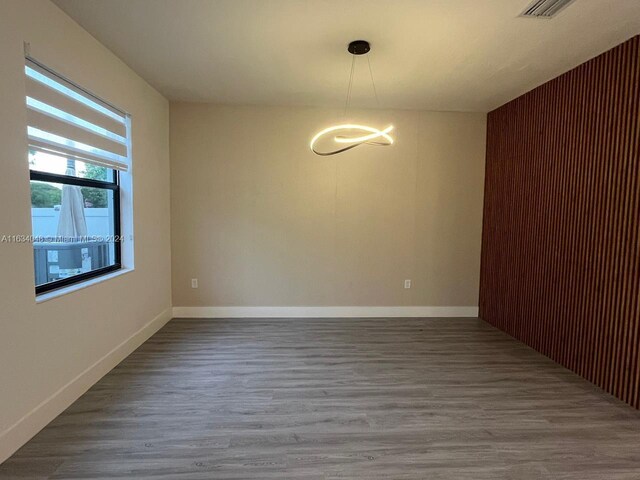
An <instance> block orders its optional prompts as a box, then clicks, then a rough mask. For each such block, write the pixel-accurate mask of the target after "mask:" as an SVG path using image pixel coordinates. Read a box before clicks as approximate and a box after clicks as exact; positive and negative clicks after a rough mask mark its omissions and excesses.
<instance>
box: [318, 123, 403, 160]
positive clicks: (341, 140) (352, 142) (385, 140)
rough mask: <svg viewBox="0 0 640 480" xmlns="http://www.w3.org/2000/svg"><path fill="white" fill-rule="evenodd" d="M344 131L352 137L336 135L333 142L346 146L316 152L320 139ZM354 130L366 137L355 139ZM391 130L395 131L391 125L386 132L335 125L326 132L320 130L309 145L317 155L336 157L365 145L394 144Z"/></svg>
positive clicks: (355, 126) (354, 126)
mask: <svg viewBox="0 0 640 480" xmlns="http://www.w3.org/2000/svg"><path fill="white" fill-rule="evenodd" d="M342 130H344V131H345V133H346V132H347V131H348V132H349V133H351V136H349V135H336V136H334V137H333V141H334V142H336V143H338V144H341V145H346V146H344V147H341V148H337V149H336V150H331V151H319V150H316V148H315V146H316V143H317V142H318V140H320V138H322V137H324V136H325V135H327V134H328V133H335V132H340V131H342ZM354 130H356V131H359V133H361V132H364V133H365V135H358V136H355V137H354V136H353V131H354ZM391 130H393V125H389V126H388V127H387V128H385V129H384V130H378V129H377V128H373V127H368V126H366V125H354V124H349V123H347V124H343V125H334V126H332V127H327V128H325V129H324V130H320V131H319V132H318V133H316V134H315V136H314V137H313V138H312V139H311V142H310V143H309V147H310V148H311V150H312V151H313V153H315V154H316V155H323V156H327V155H335V154H336V153H341V152H345V151H347V150H351V149H352V148H355V147H357V146H359V145H362V144H365V143H367V144H369V145H376V146H388V145H392V144H393V138H391V136H390V135H389V132H390V131H391ZM372 140H377V141H375V142H374V141H372Z"/></svg>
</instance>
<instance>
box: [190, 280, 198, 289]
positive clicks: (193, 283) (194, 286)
mask: <svg viewBox="0 0 640 480" xmlns="http://www.w3.org/2000/svg"><path fill="white" fill-rule="evenodd" d="M191 288H198V279H197V278H192V279H191Z"/></svg>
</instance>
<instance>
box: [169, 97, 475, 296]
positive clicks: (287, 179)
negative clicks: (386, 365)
mask: <svg viewBox="0 0 640 480" xmlns="http://www.w3.org/2000/svg"><path fill="white" fill-rule="evenodd" d="M339 113H340V112H337V111H334V110H323V109H313V108H276V107H273V108H271V107H226V106H212V105H203V104H184V103H175V104H174V103H172V104H171V122H170V124H171V127H170V132H171V219H172V230H171V236H172V272H173V304H174V306H347V305H348V306H412V305H415V306H476V305H477V302H478V281H479V280H478V279H479V269H480V236H481V223H482V195H483V178H484V151H485V123H486V116H485V114H475V113H473V114H472V113H438V112H411V111H362V112H357V113H356V114H354V115H352V120H355V121H360V122H364V123H368V124H373V125H378V126H383V125H386V124H387V122H391V123H393V124H394V125H395V126H396V130H395V134H394V136H395V138H396V144H395V145H394V146H392V147H389V148H375V147H369V146H363V147H359V148H356V149H354V150H352V151H350V152H348V153H345V154H342V155H337V156H333V157H318V156H315V155H313V154H312V153H311V152H310V151H309V147H308V141H309V139H310V137H311V135H312V133H314V132H315V131H317V130H319V129H320V128H322V127H325V126H327V125H329V124H331V123H333V122H334V120H335V119H336V117H338V116H339ZM191 278H198V279H199V284H200V285H199V288H198V289H192V288H191V285H190V279H191ZM405 279H411V280H412V281H413V287H412V288H411V289H410V290H405V289H403V281H404V280H405Z"/></svg>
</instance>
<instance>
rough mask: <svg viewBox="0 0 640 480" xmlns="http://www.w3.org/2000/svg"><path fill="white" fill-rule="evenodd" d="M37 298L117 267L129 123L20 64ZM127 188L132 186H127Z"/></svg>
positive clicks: (33, 65)
mask: <svg viewBox="0 0 640 480" xmlns="http://www.w3.org/2000/svg"><path fill="white" fill-rule="evenodd" d="M25 76H26V87H27V88H26V91H27V95H26V105H27V124H28V125H27V137H28V141H29V153H28V161H29V171H30V178H31V223H32V233H33V256H34V270H35V289H36V294H41V293H44V292H48V291H50V290H53V289H56V288H60V287H63V286H68V285H71V284H74V283H78V282H82V281H85V280H87V279H90V278H93V277H97V276H100V275H104V274H106V273H109V272H113V271H115V270H118V269H120V268H121V267H122V261H121V259H122V238H123V236H122V228H121V221H120V220H121V210H120V205H121V183H122V178H123V176H126V175H128V173H127V172H128V169H129V152H130V135H129V132H130V119H129V117H128V115H127V114H126V113H124V112H122V111H121V110H119V109H117V108H115V107H113V106H112V105H110V104H109V103H107V102H105V101H103V100H100V99H99V98H97V97H95V96H94V95H92V94H91V93H89V92H87V91H86V90H84V89H82V88H81V87H79V86H77V85H76V84H74V83H72V82H70V81H68V80H66V79H64V78H63V77H61V76H59V75H57V74H56V73H54V72H53V71H51V70H50V69H48V68H47V67H45V66H43V65H42V64H40V63H38V62H36V61H34V60H33V59H30V58H27V60H26V65H25ZM129 184H130V182H129Z"/></svg>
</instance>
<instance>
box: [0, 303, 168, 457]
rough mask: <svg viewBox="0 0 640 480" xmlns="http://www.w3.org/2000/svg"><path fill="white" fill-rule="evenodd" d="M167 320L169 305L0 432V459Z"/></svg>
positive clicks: (78, 395) (8, 454)
mask: <svg viewBox="0 0 640 480" xmlns="http://www.w3.org/2000/svg"><path fill="white" fill-rule="evenodd" d="M169 320H171V308H168V309H166V310H164V311H163V312H162V313H160V315H158V316H157V317H155V318H154V319H153V320H151V321H150V322H149V323H147V324H146V325H144V326H143V327H142V328H141V329H140V330H138V331H137V332H135V333H134V334H133V335H131V336H130V337H129V338H127V339H126V340H125V341H123V342H122V343H120V345H118V346H117V347H115V348H114V349H113V350H111V351H110V352H109V353H107V354H106V355H105V356H103V357H102V358H101V359H99V360H98V361H97V362H96V363H94V364H93V365H91V366H89V367H88V368H87V369H86V370H84V371H83V372H82V373H81V374H79V375H78V376H77V377H75V378H74V379H72V380H71V381H70V382H69V383H67V384H66V385H64V386H63V387H62V388H60V389H59V390H58V391H57V392H55V393H53V394H52V395H51V396H49V397H48V398H47V399H45V400H44V401H43V402H41V403H40V404H39V405H38V406H37V407H35V408H34V409H33V410H31V411H30V412H29V413H27V414H26V415H25V416H24V417H22V418H21V419H20V420H18V421H17V422H16V423H14V424H13V425H12V426H10V427H9V428H8V429H6V430H5V431H4V432H1V433H0V463H2V462H4V461H5V460H6V459H7V458H9V457H10V456H11V455H13V453H14V452H15V451H16V450H18V449H19V448H20V447H21V446H22V445H24V444H25V443H26V442H27V441H29V439H31V438H32V437H33V436H34V435H35V434H36V433H38V432H39V431H40V430H42V429H43V428H44V427H45V426H46V425H47V424H48V423H49V422H51V420H53V419H54V418H56V417H57V416H58V415H60V414H61V413H62V412H63V411H64V410H65V409H66V408H67V407H69V405H71V404H72V403H73V402H75V401H76V400H77V399H78V398H79V397H80V396H81V395H82V394H83V393H85V392H86V391H87V390H89V388H90V387H91V386H93V385H94V384H95V383H96V382H97V381H98V380H100V379H101V378H102V377H103V376H104V375H106V374H107V373H109V371H111V369H113V368H114V367H115V366H116V365H118V364H119V363H120V362H121V361H122V360H124V359H125V358H126V357H127V356H128V355H129V354H130V353H132V352H133V351H134V350H135V349H136V348H138V347H139V346H140V345H142V344H143V343H144V342H145V341H146V340H147V339H148V338H149V337H151V335H153V334H154V333H155V332H157V331H158V330H159V329H160V328H161V327H163V326H164V324H166V323H167V322H168V321H169Z"/></svg>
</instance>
